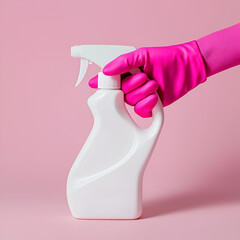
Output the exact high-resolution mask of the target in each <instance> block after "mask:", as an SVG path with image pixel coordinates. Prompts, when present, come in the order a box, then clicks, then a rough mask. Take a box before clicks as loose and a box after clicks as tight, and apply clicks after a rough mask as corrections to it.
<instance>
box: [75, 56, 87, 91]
mask: <svg viewBox="0 0 240 240" xmlns="http://www.w3.org/2000/svg"><path fill="white" fill-rule="evenodd" d="M87 68H88V60H86V59H83V58H82V59H81V61H80V71H79V75H78V80H77V83H76V85H75V87H77V86H78V84H79V83H80V82H81V81H82V80H83V78H84V76H85V74H86V72H87Z"/></svg>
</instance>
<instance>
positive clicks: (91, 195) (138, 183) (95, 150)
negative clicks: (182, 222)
mask: <svg viewBox="0 0 240 240" xmlns="http://www.w3.org/2000/svg"><path fill="white" fill-rule="evenodd" d="M88 104H89V107H90V109H91V111H92V113H93V115H94V126H93V128H92V131H91V133H90V135H89V137H88V139H87V141H86V142H85V144H84V146H83V148H82V150H81V151H80V153H79V155H78V157H77V159H76V160H75V162H74V164H73V166H72V169H71V171H70V173H69V176H68V180H67V199H68V203H69V207H70V210H71V212H72V214H73V216H74V217H76V218H81V219H136V218H138V217H139V216H140V215H141V213H142V179H143V173H144V169H145V167H146V165H147V162H148V160H149V158H150V156H151V153H152V151H153V148H154V146H155V144H156V141H157V137H158V135H159V133H160V130H161V127H162V124H163V108H162V104H161V102H160V100H159V101H158V103H157V105H156V106H155V108H154V109H153V122H152V124H151V126H150V127H149V128H147V129H142V128H140V127H138V126H137V125H136V123H135V122H134V121H133V120H132V118H131V116H130V115H129V113H128V111H127V109H126V106H125V103H124V99H123V92H122V91H121V90H98V91H97V92H96V93H95V94H94V95H93V96H91V97H90V98H89V101H88Z"/></svg>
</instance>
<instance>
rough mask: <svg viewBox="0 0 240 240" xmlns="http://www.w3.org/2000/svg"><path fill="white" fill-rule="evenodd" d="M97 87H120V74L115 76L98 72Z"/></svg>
mask: <svg viewBox="0 0 240 240" xmlns="http://www.w3.org/2000/svg"><path fill="white" fill-rule="evenodd" d="M98 88H99V89H112V90H114V89H115V90H116V89H119V90H120V89H121V77H120V75H116V76H107V75H105V74H104V73H103V72H99V73H98Z"/></svg>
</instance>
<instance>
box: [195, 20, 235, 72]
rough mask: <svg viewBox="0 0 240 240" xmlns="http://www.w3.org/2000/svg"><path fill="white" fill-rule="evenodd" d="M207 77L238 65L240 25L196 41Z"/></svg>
mask: <svg viewBox="0 0 240 240" xmlns="http://www.w3.org/2000/svg"><path fill="white" fill-rule="evenodd" d="M197 43H198V46H199V48H200V51H201V53H202V55H203V58H204V61H205V65H206V71H207V76H208V77H209V76H211V75H213V74H216V73H218V72H221V71H223V70H225V69H228V68H231V67H234V66H237V65H239V64H240V23H239V24H236V25H234V26H232V27H229V28H225V29H223V30H220V31H217V32H215V33H212V34H209V35H207V36H205V37H203V38H200V39H198V40H197Z"/></svg>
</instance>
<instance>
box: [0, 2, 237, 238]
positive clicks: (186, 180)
mask: <svg viewBox="0 0 240 240" xmlns="http://www.w3.org/2000/svg"><path fill="white" fill-rule="evenodd" d="M239 9H240V1H239V0H221V1H219V0H212V1H209V0H201V1H196V0H193V1H188V0H182V1H177V0H175V1H174V0H169V1H157V0H148V1H144V0H139V1H133V0H130V1H129V0H122V1H115V0H102V1H82V0H68V1H63V0H41V1H40V0H38V1H36V0H21V1H17V0H0V36H1V37H0V80H1V82H0V112H1V118H0V171H1V173H0V189H1V193H0V194H1V204H0V208H1V210H0V212H1V214H0V238H1V239H3V240H28V239H86V240H89V239H106V240H107V239H119V240H120V239H184V240H188V239H218V240H221V239H240V187H239V185H240V148H239V146H240V144H239V143H240V127H239V122H240V110H239V109H240V95H239V89H240V79H239V78H240V71H239V67H235V68H232V69H229V70H227V71H225V72H222V73H220V74H217V75H215V76H213V77H211V78H209V79H208V80H207V82H206V83H204V84H202V85H201V86H198V87H197V88H196V89H194V90H193V91H191V92H190V93H188V94H187V95H186V96H185V97H183V98H181V99H180V100H179V101H177V102H175V103H174V104H172V105H170V106H168V107H166V108H165V125H164V127H163V131H162V134H161V136H160V138H159V140H158V143H157V146H156V149H155V151H154V153H153V156H152V159H151V161H150V163H149V165H148V167H147V170H146V172H145V176H144V186H143V200H144V203H143V205H144V210H143V216H142V217H141V218H140V219H139V220H132V221H129V220H128V221H127V220H121V221H120V220H114V221H113V220H102V221H99V220H98V221H96V220H76V219H74V218H73V217H72V216H71V214H70V211H69V209H68V205H67V201H66V193H65V189H66V179H67V175H68V172H69V170H70V168H71V166H72V164H73V161H74V160H75V158H76V156H77V154H78V153H79V151H80V149H81V147H82V146H83V144H84V142H85V140H86V138H87V136H88V134H89V132H90V130H91V127H92V124H93V117H92V115H91V112H90V110H89V108H88V106H87V103H86V102H87V99H88V97H89V96H90V95H92V94H93V93H94V91H95V90H93V89H90V88H89V87H88V85H87V81H85V84H82V85H81V86H79V87H78V88H75V87H74V85H75V82H76V80H77V75H78V71H79V61H77V60H76V59H73V58H71V57H70V46H71V45H76V44H125V45H135V46H136V47H142V46H161V45H171V44H177V43H181V42H186V41H190V40H193V39H198V38H200V37H201V36H204V35H206V34H208V33H211V32H214V31H216V30H219V29H222V28H225V27H228V26H231V25H233V24H236V23H238V22H239ZM97 70H98V68H97V67H96V66H93V67H92V68H91V70H90V71H89V72H88V74H87V78H90V77H92V76H94V75H95V74H96V72H97ZM140 121H141V120H140ZM142 122H143V120H142Z"/></svg>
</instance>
